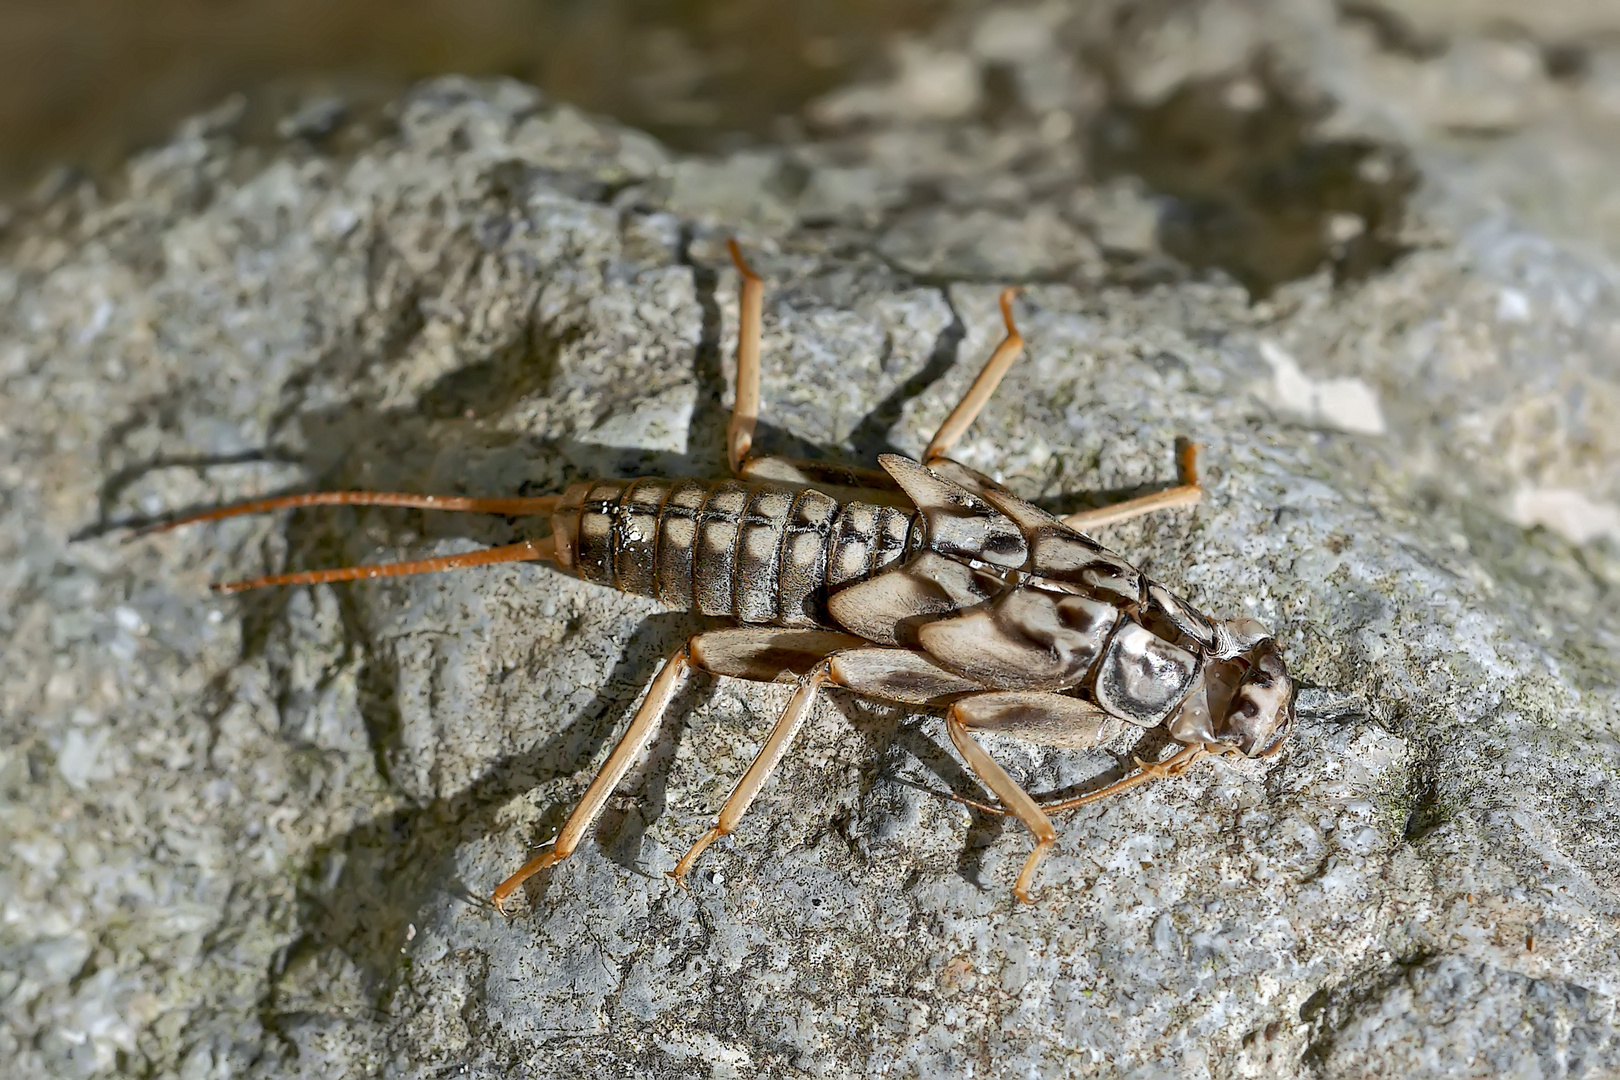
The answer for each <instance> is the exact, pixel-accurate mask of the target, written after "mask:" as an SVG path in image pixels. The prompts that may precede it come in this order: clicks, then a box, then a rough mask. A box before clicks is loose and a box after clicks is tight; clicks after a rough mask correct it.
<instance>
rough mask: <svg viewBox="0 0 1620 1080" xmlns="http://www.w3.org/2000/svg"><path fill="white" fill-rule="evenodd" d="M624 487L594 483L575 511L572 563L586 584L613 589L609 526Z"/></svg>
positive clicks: (610, 482)
mask: <svg viewBox="0 0 1620 1080" xmlns="http://www.w3.org/2000/svg"><path fill="white" fill-rule="evenodd" d="M627 487H629V481H626V480H598V481H596V483H594V484H592V485H591V489H590V491H588V492H586V493H585V501H584V502H583V503H582V504H581V505H580V508H579V539H578V541H577V543H576V545H575V554H574V560H575V571H576V572H577V573H578V574H579V576H580V577H582V578H584V579H585V580H586V581H594V582H595V583H596V584H598V585H611V586H614V587H617V582H615V581H614V577H613V522H614V517H615V516H616V515H617V513H618V509H619V499H620V497H622V496H623V495H624V492H625V489H626V488H627Z"/></svg>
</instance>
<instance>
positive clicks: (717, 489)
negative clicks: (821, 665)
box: [552, 477, 915, 626]
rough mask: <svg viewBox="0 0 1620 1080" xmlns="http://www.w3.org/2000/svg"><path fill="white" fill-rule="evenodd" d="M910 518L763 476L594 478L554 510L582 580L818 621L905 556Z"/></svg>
mask: <svg viewBox="0 0 1620 1080" xmlns="http://www.w3.org/2000/svg"><path fill="white" fill-rule="evenodd" d="M914 518H915V515H914V514H912V513H908V512H906V511H904V510H900V509H897V508H895V507H892V506H878V505H873V504H870V503H860V502H840V501H839V500H837V499H834V498H833V497H832V496H830V495H827V494H825V493H823V492H820V491H817V490H815V489H814V488H803V487H798V486H796V485H792V484H781V483H773V482H769V481H745V480H718V481H714V480H711V481H699V480H670V479H664V478H660V477H644V478H642V479H638V480H596V481H592V482H590V483H588V484H580V485H575V486H574V487H573V488H570V489H569V491H568V492H567V493H565V495H564V496H563V500H562V503H561V504H560V505H559V506H558V508H557V511H556V512H555V513H554V514H553V516H552V525H553V531H554V532H555V533H556V534H557V536H558V539H559V550H561V549H563V548H564V546H565V545H566V547H567V549H568V550H569V552H570V555H571V558H572V563H573V568H574V570H575V572H576V573H578V574H579V576H580V577H582V578H584V579H585V580H586V581H593V582H596V583H597V584H599V585H611V586H613V587H614V588H617V589H621V590H623V591H624V592H630V593H637V594H639V595H641V596H655V597H657V598H658V599H659V600H662V601H663V602H664V603H666V604H669V605H670V606H672V607H681V608H687V609H690V610H694V611H699V612H702V613H703V614H705V615H722V616H729V617H731V618H734V619H736V620H737V621H738V622H742V623H755V624H766V625H775V626H818V625H823V624H825V622H826V618H825V613H826V602H827V594H828V590H829V589H831V588H835V587H837V586H840V585H844V584H848V583H850V582H854V581H861V580H864V579H866V578H868V577H871V576H872V575H873V574H874V573H877V572H878V571H880V570H883V569H884V568H886V567H888V566H890V565H891V564H893V563H895V562H896V561H898V560H899V559H900V558H901V556H903V555H904V554H905V553H906V549H907V543H908V540H910V538H911V532H912V527H913V521H914Z"/></svg>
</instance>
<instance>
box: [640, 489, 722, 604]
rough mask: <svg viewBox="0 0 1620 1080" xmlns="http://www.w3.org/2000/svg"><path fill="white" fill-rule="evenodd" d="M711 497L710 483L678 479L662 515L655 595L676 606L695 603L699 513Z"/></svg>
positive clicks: (659, 530)
mask: <svg viewBox="0 0 1620 1080" xmlns="http://www.w3.org/2000/svg"><path fill="white" fill-rule="evenodd" d="M708 497H709V485H707V484H704V483H701V482H699V481H697V480H677V481H675V486H674V488H672V489H671V490H670V493H669V497H668V498H666V499H665V500H664V508H663V513H661V514H660V515H659V517H658V549H657V552H656V553H655V556H654V558H655V560H656V562H657V566H656V567H655V568H654V571H653V576H654V577H655V578H656V580H657V583H658V589H657V592H656V593H655V594H654V595H656V596H657V597H658V599H660V600H662V601H663V602H664V603H666V604H668V605H669V606H670V607H673V608H690V607H691V606H692V549H693V548H694V547H695V546H696V543H697V516H698V512H699V511H700V510H702V509H703V503H704V500H706V499H707V498H708Z"/></svg>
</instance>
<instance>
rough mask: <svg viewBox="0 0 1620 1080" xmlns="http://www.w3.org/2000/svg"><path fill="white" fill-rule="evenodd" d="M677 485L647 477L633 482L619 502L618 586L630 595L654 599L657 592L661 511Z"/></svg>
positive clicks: (615, 565) (616, 529)
mask: <svg viewBox="0 0 1620 1080" xmlns="http://www.w3.org/2000/svg"><path fill="white" fill-rule="evenodd" d="M673 486H674V482H673V481H670V480H663V479H659V478H657V477H644V478H643V479H640V480H637V481H635V482H634V483H632V484H631V485H630V487H629V489H628V490H626V491H625V493H624V497H623V498H622V499H620V500H619V508H618V513H617V514H616V515H615V516H614V523H613V572H614V577H615V584H616V585H618V587H619V588H621V589H623V590H624V591H625V592H628V593H636V594H638V595H641V596H652V595H654V594H655V593H656V592H657V588H658V583H657V579H656V577H655V573H656V571H657V559H656V554H657V548H658V511H659V510H660V509H661V508H662V507H663V505H664V499H665V498H666V497H668V495H669V492H670V488H672V487H673Z"/></svg>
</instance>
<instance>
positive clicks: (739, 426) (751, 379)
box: [726, 240, 765, 474]
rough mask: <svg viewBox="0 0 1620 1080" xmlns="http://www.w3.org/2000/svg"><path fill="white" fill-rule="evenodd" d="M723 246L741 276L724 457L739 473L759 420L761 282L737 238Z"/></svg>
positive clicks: (732, 468) (763, 286) (763, 285)
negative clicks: (734, 374)
mask: <svg viewBox="0 0 1620 1080" xmlns="http://www.w3.org/2000/svg"><path fill="white" fill-rule="evenodd" d="M726 250H727V251H729V252H731V261H732V263H733V264H734V265H735V266H736V267H737V273H738V274H739V275H741V277H742V294H741V296H740V297H739V298H738V308H739V309H740V310H739V313H738V320H737V387H736V397H737V401H736V404H735V405H733V406H732V409H731V422H730V423H728V424H727V425H726V458H727V460H729V461H730V462H731V471H732V472H733V473H737V474H741V473H742V471H743V464H744V463H745V462H746V461H747V460H748V452H749V451H750V450H752V449H753V447H754V425H755V424H757V423H758V422H759V339H760V335H761V324H762V321H763V305H764V297H765V283H764V282H763V281H761V280H760V279H759V275H758V274H756V273H754V271H753V268H752V267H750V266H749V265H748V261H747V260H746V259H744V258H743V253H742V249H741V248H740V247H738V246H737V241H735V240H727V241H726Z"/></svg>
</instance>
